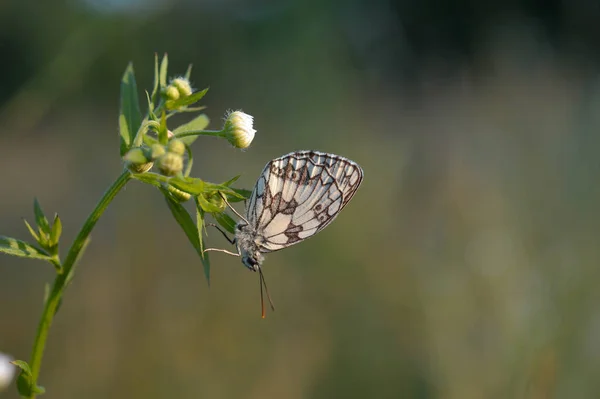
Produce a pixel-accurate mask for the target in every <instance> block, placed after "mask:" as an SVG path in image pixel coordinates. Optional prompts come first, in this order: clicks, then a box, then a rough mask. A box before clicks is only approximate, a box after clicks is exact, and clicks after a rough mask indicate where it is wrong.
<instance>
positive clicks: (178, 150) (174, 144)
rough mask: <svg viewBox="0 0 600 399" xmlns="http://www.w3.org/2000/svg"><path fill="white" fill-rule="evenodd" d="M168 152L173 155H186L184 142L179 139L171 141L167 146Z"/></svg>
mask: <svg viewBox="0 0 600 399" xmlns="http://www.w3.org/2000/svg"><path fill="white" fill-rule="evenodd" d="M167 151H168V152H172V153H173V154H178V155H183V154H185V144H183V141H181V140H178V139H173V140H170V141H169V145H168V146H167Z"/></svg>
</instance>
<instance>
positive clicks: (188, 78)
mask: <svg viewBox="0 0 600 399" xmlns="http://www.w3.org/2000/svg"><path fill="white" fill-rule="evenodd" d="M191 77H192V64H190V65H188V67H187V71H185V78H186V79H187V80H190V78H191Z"/></svg>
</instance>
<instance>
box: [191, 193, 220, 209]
mask: <svg viewBox="0 0 600 399" xmlns="http://www.w3.org/2000/svg"><path fill="white" fill-rule="evenodd" d="M196 200H197V203H198V205H199V206H200V207H201V208H202V210H204V211H205V212H208V213H219V212H221V211H222V208H220V207H218V206H216V205H214V204H211V203H210V202H209V201H208V200H207V199H206V197H205V194H199V195H198V196H197V197H196Z"/></svg>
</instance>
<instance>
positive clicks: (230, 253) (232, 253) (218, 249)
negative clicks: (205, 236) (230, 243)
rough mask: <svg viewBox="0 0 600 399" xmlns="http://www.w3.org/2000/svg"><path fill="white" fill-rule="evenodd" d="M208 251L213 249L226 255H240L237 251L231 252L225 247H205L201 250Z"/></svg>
mask: <svg viewBox="0 0 600 399" xmlns="http://www.w3.org/2000/svg"><path fill="white" fill-rule="evenodd" d="M208 251H214V252H223V253H226V254H227V255H232V256H240V254H239V253H235V252H231V251H228V250H226V249H221V248H206V249H205V250H204V251H202V252H208Z"/></svg>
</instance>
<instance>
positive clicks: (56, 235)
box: [50, 213, 62, 247]
mask: <svg viewBox="0 0 600 399" xmlns="http://www.w3.org/2000/svg"><path fill="white" fill-rule="evenodd" d="M61 234H62V222H61V221H60V218H59V217H58V213H57V214H55V215H54V221H53V222H52V231H51V232H50V247H54V246H56V245H58V240H59V239H60V235H61Z"/></svg>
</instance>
